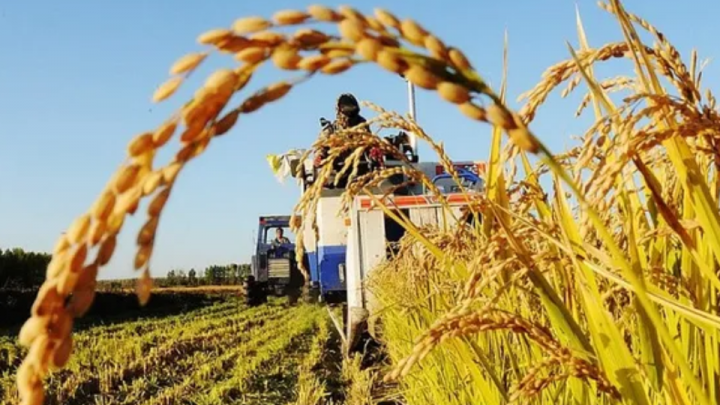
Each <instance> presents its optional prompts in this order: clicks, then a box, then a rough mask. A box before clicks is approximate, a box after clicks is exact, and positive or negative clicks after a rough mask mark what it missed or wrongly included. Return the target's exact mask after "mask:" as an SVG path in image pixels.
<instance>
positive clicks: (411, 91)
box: [405, 79, 418, 156]
mask: <svg viewBox="0 0 720 405" xmlns="http://www.w3.org/2000/svg"><path fill="white" fill-rule="evenodd" d="M405 81H406V82H407V87H408V110H409V113H410V116H411V117H412V119H413V120H415V121H417V112H416V111H415V85H414V84H412V82H411V81H410V80H408V79H405ZM408 136H409V138H410V147H411V148H412V150H413V153H414V154H415V155H416V156H417V154H418V152H417V148H416V147H417V137H416V136H415V134H414V133H412V132H411V133H409V134H408Z"/></svg>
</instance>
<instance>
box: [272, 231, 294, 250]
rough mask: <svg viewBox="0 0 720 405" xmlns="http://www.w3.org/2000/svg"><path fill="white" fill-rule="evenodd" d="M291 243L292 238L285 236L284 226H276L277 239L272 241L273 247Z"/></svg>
mask: <svg viewBox="0 0 720 405" xmlns="http://www.w3.org/2000/svg"><path fill="white" fill-rule="evenodd" d="M289 243H290V240H289V239H288V238H286V237H285V236H283V229H282V228H275V239H273V241H272V246H273V247H280V246H282V245H287V244H289Z"/></svg>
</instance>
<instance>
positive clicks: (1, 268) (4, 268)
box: [0, 248, 52, 289]
mask: <svg viewBox="0 0 720 405" xmlns="http://www.w3.org/2000/svg"><path fill="white" fill-rule="evenodd" d="M51 258H52V256H51V255H50V254H48V253H37V252H28V251H25V250H23V249H21V248H12V249H0V288H15V289H35V288H38V287H40V285H41V284H42V283H43V281H44V280H45V272H46V270H47V266H48V264H50V259H51Z"/></svg>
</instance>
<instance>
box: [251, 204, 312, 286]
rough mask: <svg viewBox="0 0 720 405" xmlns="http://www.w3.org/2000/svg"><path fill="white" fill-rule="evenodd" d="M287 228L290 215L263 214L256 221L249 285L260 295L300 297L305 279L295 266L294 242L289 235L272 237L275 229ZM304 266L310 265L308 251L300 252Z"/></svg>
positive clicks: (274, 234) (285, 231) (285, 229)
mask: <svg viewBox="0 0 720 405" xmlns="http://www.w3.org/2000/svg"><path fill="white" fill-rule="evenodd" d="M278 229H279V230H282V234H283V236H284V234H285V233H287V232H289V231H290V216H289V215H274V216H262V217H260V218H259V221H258V234H257V241H256V245H255V254H254V255H253V257H252V264H251V267H252V277H253V279H254V280H253V281H252V283H251V285H252V286H253V287H251V288H255V289H256V290H255V291H248V292H247V293H248V294H250V293H254V294H258V293H260V294H261V295H264V294H267V293H272V294H274V295H276V296H284V295H287V296H289V297H295V298H296V297H299V295H300V292H301V290H302V286H303V284H304V282H305V279H304V277H303V275H302V272H301V271H300V268H299V267H298V263H297V258H296V255H295V243H293V242H291V241H290V240H289V239H288V240H285V241H281V242H279V243H278V242H277V241H275V238H276V233H277V232H278V231H277V230H278ZM303 260H304V262H305V263H304V264H305V268H308V269H309V268H310V266H311V263H310V262H309V260H308V255H307V254H306V255H303Z"/></svg>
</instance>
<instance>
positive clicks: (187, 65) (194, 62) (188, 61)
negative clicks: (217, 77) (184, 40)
mask: <svg viewBox="0 0 720 405" xmlns="http://www.w3.org/2000/svg"><path fill="white" fill-rule="evenodd" d="M207 56H208V53H207V52H201V53H189V54H187V55H185V56H182V57H180V58H179V59H178V60H177V61H175V63H173V65H172V66H171V67H170V74H171V75H179V74H181V73H189V72H192V71H193V70H195V68H197V67H198V66H199V65H200V63H202V61H203V60H205V58H206V57H207Z"/></svg>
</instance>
